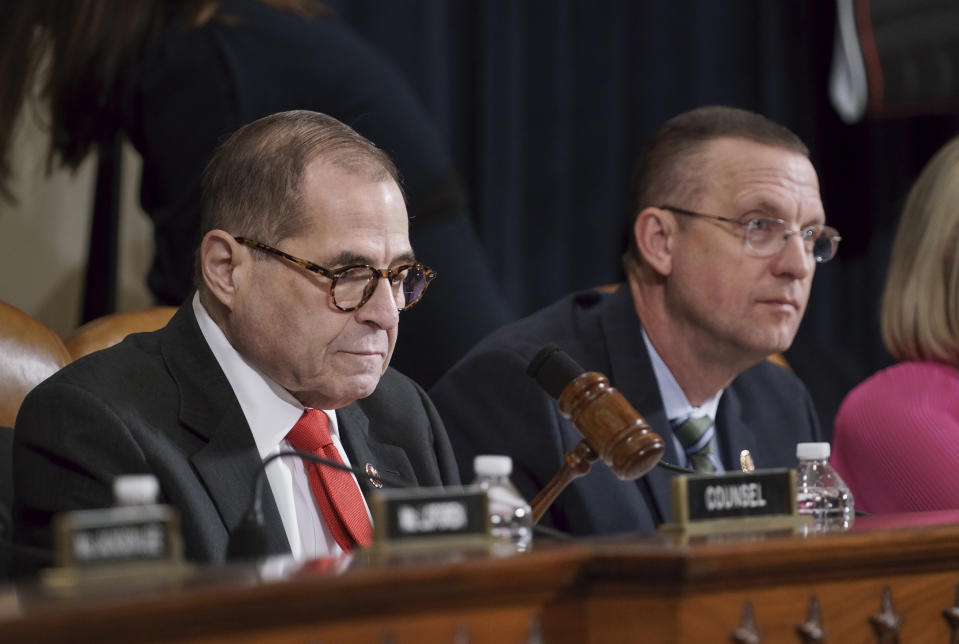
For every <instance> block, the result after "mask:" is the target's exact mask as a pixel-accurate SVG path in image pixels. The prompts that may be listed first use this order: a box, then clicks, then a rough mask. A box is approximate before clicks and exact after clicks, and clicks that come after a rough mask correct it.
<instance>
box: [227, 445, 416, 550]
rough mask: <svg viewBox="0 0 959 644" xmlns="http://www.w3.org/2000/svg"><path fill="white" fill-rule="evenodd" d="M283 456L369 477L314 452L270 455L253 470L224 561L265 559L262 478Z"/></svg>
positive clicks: (399, 484) (395, 483)
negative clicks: (246, 502) (245, 504)
mask: <svg viewBox="0 0 959 644" xmlns="http://www.w3.org/2000/svg"><path fill="white" fill-rule="evenodd" d="M286 456H298V457H299V458H302V459H303V460H306V461H309V462H311V463H317V464H319V465H324V466H326V467H332V468H333V469H337V470H343V471H344V472H351V473H353V474H355V475H356V476H359V477H364V476H370V473H369V472H366V471H364V470H361V469H359V468H354V467H351V466H349V465H346V464H344V463H337V462H336V461H331V460H330V459H328V458H323V457H322V456H317V455H316V454H314V453H313V452H304V451H303V450H298V449H287V450H281V451H279V452H277V453H276V454H270V455H269V456H267V457H266V458H265V459H263V462H262V463H261V464H260V466H259V467H258V468H257V471H256V478H255V479H254V481H253V498H252V499H250V505H249V510H247V512H246V514H245V515H243V520H242V521H241V522H240V524H239V525H238V526H237V527H236V529H235V530H233V532H231V533H230V541H229V543H228V544H227V549H226V556H227V559H254V558H258V557H264V556H266V553H267V550H268V546H267V537H266V528H265V527H264V526H263V500H262V492H263V476H264V475H265V474H266V466H267V465H269V464H270V463H272V462H273V461H274V460H276V459H278V458H283V457H286ZM372 478H375V479H377V480H378V481H381V482H383V483H385V484H389V485H390V486H391V487H400V488H403V487H413V486H412V485H410V484H409V483H407V482H405V481H401V480H399V479H395V478H392V477H389V476H383V475H382V474H380V473H377V474H376V475H375V476H372Z"/></svg>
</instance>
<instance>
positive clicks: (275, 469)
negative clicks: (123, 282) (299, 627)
mask: <svg viewBox="0 0 959 644" xmlns="http://www.w3.org/2000/svg"><path fill="white" fill-rule="evenodd" d="M193 312H194V313H195V314H196V319H197V322H198V323H199V325H200V332H201V333H202V334H203V337H204V338H205V339H206V342H207V344H208V345H210V349H211V350H212V351H213V355H214V357H216V360H217V362H218V363H219V364H220V368H221V369H222V370H223V373H224V374H225V375H226V379H227V380H228V381H229V382H230V386H231V387H232V388H233V393H234V394H235V395H236V398H237V400H238V401H239V403H240V409H242V410H243V415H244V416H246V422H247V424H249V426H250V430H251V431H252V433H253V440H254V441H255V442H256V448H257V451H259V453H260V458H261V459H266V458H267V457H268V456H270V455H272V454H276V453H277V452H279V451H280V450H291V449H293V446H292V445H290V444H289V442H288V441H287V440H286V435H287V433H288V432H289V431H290V430H291V429H292V428H293V425H295V424H296V421H298V420H299V419H300V416H301V415H302V414H303V410H304V407H303V405H301V404H300V403H299V402H298V401H297V400H296V398H294V397H293V396H292V395H291V394H290V392H288V391H286V390H285V389H284V388H283V387H281V386H280V385H278V384H277V383H276V382H275V381H273V380H272V379H271V378H270V377H269V376H267V375H265V374H263V373H261V372H260V371H258V370H257V369H256V368H255V367H254V366H253V365H251V364H250V363H249V362H247V361H246V360H245V359H244V358H243V357H242V356H241V355H240V354H239V353H237V351H236V349H234V348H233V345H231V344H230V342H229V341H228V340H227V339H226V336H225V335H223V331H222V330H221V329H220V327H219V326H217V324H216V322H214V321H213V319H212V318H211V317H210V315H209V313H207V311H206V309H205V308H204V307H203V304H201V303H200V297H199V294H195V295H194V296H193ZM322 411H323V412H324V413H325V414H326V416H327V418H328V419H329V422H330V436H331V437H332V438H333V444H334V445H335V446H336V449H337V451H339V453H340V457H341V458H342V459H343V462H344V463H346V464H347V465H349V464H350V459H349V457H348V456H347V455H346V450H344V449H343V444H342V442H341V441H340V432H339V425H338V424H337V420H336V413H334V412H333V411H330V410H325V409H324V410H322ZM266 476H267V480H268V481H269V482H270V488H271V489H272V491H273V497H274V499H276V506H277V509H278V510H279V511H280V518H281V519H282V520H283V528H284V529H285V530H286V536H287V539H288V540H289V542H290V550H291V552H292V554H293V557H294V558H296V559H314V558H317V557H329V556H337V555H341V554H343V550H342V549H341V548H340V546H339V544H337V543H336V540H335V539H334V538H333V535H332V534H331V533H330V529H329V527H328V526H327V525H326V521H325V520H324V519H323V515H322V513H321V512H320V510H319V508H318V506H317V504H316V500H315V498H314V497H313V492H312V491H311V490H310V483H309V479H308V478H307V474H306V469H305V468H304V462H303V461H302V460H301V459H299V458H297V457H295V456H289V457H281V458H277V459H274V460H273V461H271V462H270V464H269V465H267V466H266ZM353 479H354V481H355V480H356V477H355V476H354V477H353ZM252 488H253V481H250V489H251V490H252ZM363 502H364V504H365V503H366V500H365V499H364V500H363ZM366 511H367V514H369V508H368V507H367V510H366Z"/></svg>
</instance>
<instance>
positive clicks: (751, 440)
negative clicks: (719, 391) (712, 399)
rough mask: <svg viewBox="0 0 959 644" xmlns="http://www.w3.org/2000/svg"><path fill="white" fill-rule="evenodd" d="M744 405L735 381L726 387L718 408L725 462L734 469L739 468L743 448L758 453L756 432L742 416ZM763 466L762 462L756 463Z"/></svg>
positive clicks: (717, 430) (718, 424)
mask: <svg viewBox="0 0 959 644" xmlns="http://www.w3.org/2000/svg"><path fill="white" fill-rule="evenodd" d="M742 412H743V407H742V404H741V403H740V400H739V396H738V395H737V394H736V388H735V383H734V384H733V386H730V387H726V390H725V392H724V393H723V397H722V399H720V401H719V409H717V410H716V436H717V438H718V440H719V448H720V450H721V451H722V456H724V458H723V462H724V463H727V464H728V466H729V468H732V469H733V470H735V469H738V468H739V455H740V453H741V452H742V451H743V450H749V452H750V453H751V454H756V453H757V452H756V440H757V436H756V434H755V432H754V431H753V430H752V429H750V428H749V426H747V425H746V423H745V421H744V420H743V417H742ZM756 466H757V467H762V464H761V463H757V464H756Z"/></svg>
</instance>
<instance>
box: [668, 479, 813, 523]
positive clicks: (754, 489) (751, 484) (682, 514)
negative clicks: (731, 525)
mask: <svg viewBox="0 0 959 644" xmlns="http://www.w3.org/2000/svg"><path fill="white" fill-rule="evenodd" d="M672 486H673V488H672V494H673V520H674V521H675V522H676V523H678V524H685V523H689V522H696V521H708V520H712V519H736V518H746V517H775V516H793V515H795V514H796V472H795V470H791V469H770V470H756V471H754V472H748V473H747V472H727V473H725V474H715V475H713V474H691V475H684V476H677V477H676V478H674V479H673V482H672Z"/></svg>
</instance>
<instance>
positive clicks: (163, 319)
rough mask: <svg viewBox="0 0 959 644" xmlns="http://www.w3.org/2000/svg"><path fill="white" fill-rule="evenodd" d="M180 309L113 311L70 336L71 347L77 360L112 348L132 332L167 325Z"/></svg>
mask: <svg viewBox="0 0 959 644" xmlns="http://www.w3.org/2000/svg"><path fill="white" fill-rule="evenodd" d="M176 310H177V308H176V307H175V306H157V307H153V308H150V309H143V310H140V311H124V312H121V313H111V314H109V315H104V316H103V317H99V318H97V319H95V320H90V321H89V322H87V323H86V324H84V325H83V326H81V327H80V328H78V329H77V330H76V331H74V332H73V334H72V335H70V337H68V338H67V341H66V345H67V349H68V350H69V351H70V355H71V356H72V357H73V359H74V360H76V359H77V358H80V357H81V356H85V355H87V354H88V353H93V352H94V351H99V350H100V349H106V348H108V347H112V346H113V345H115V344H117V343H118V342H120V341H121V340H123V338H125V337H127V336H128V335H130V334H131V333H140V332H142V331H156V330H157V329H161V328H163V327H164V326H166V323H167V322H169V321H170V318H171V317H173V314H174V313H176Z"/></svg>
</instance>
